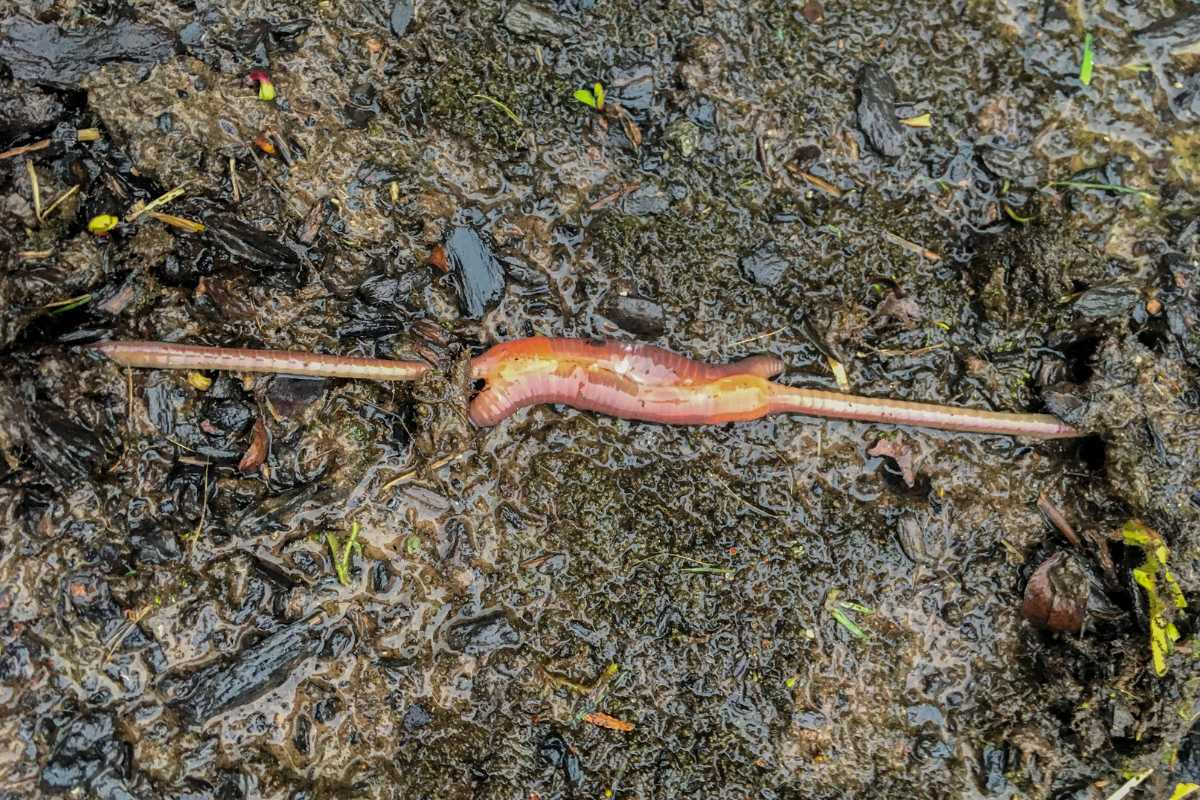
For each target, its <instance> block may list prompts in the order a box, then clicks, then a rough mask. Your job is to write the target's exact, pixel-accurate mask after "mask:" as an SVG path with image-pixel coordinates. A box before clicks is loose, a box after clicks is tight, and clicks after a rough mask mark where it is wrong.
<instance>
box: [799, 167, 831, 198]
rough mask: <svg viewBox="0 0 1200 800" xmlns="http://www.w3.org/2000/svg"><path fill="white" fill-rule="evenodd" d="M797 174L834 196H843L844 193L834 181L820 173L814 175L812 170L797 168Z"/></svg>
mask: <svg viewBox="0 0 1200 800" xmlns="http://www.w3.org/2000/svg"><path fill="white" fill-rule="evenodd" d="M796 174H797V175H799V176H800V177H801V178H803V179H804V181H805V182H806V183H808V184H809V185H811V186H815V187H816V188H818V189H820V190H821V191H822V192H825V193H826V194H829V195H833V196H834V197H841V196H842V194H843V192H842V190H841V189H839V188H838V187H836V186H834V185H833V184H832V183H830V182H829V181H827V180H825V179H824V178H822V177H820V176H819V175H813V174H812V173H811V172H805V171H804V170H802V169H801V170H796Z"/></svg>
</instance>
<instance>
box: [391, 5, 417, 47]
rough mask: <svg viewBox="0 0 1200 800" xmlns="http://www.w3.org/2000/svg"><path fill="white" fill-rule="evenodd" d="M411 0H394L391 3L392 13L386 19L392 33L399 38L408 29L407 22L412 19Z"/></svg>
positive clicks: (410, 21) (409, 22)
mask: <svg viewBox="0 0 1200 800" xmlns="http://www.w3.org/2000/svg"><path fill="white" fill-rule="evenodd" d="M413 11H414V8H413V0H396V2H394V3H392V13H391V15H390V17H389V19H388V25H389V27H390V28H391V29H392V35H393V36H395V37H397V38H399V37H401V36H403V35H404V34H405V33H406V32H407V31H408V26H409V24H411V23H412V20H413Z"/></svg>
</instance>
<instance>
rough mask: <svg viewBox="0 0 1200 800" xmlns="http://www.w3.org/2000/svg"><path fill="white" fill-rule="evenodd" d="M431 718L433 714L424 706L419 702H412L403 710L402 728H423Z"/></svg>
mask: <svg viewBox="0 0 1200 800" xmlns="http://www.w3.org/2000/svg"><path fill="white" fill-rule="evenodd" d="M432 720H433V715H432V714H430V713H429V712H428V711H427V710H426V709H425V706H423V705H421V704H420V703H413V704H412V705H411V706H409V707H408V710H407V711H405V712H404V730H406V731H409V732H412V731H415V730H419V729H421V728H424V727H425V726H426V725H428V724H429V723H430V721H432Z"/></svg>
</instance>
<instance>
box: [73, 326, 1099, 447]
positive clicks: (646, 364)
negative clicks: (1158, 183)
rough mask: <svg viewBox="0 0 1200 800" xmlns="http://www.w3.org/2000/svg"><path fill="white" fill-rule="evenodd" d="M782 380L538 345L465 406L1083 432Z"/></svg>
mask: <svg viewBox="0 0 1200 800" xmlns="http://www.w3.org/2000/svg"><path fill="white" fill-rule="evenodd" d="M95 348H96V349H97V350H99V351H100V352H102V353H104V354H105V355H107V356H108V357H109V358H112V359H113V360H114V361H116V362H117V363H119V364H122V365H125V366H129V367H150V368H158V369H222V370H235V371H243V372H272V373H286V374H292V375H311V376H319V377H332V378H365V379H368V380H379V381H397V380H412V379H414V378H417V377H419V376H420V375H421V374H422V373H424V372H426V371H427V370H428V369H429V367H428V366H427V365H425V364H422V363H418V362H407V361H388V360H383V359H367V358H350V357H345V356H327V355H314V354H311V353H304V352H290V351H271V350H242V349H232V348H223V347H197V346H192V345H179V344H169V343H163V342H118V341H110V342H101V343H100V344H97V345H95ZM782 370H783V362H782V361H781V360H780V359H779V358H777V357H775V356H751V357H749V358H744V359H742V360H740V361H735V362H733V363H731V364H724V365H713V364H706V363H703V362H700V361H694V360H692V359H689V358H686V357H685V356H681V355H679V354H677V353H672V352H670V351H668V350H663V349H661V348H658V347H653V346H651V345H644V344H624V343H620V342H590V341H584V340H578V339H551V338H546V337H541V336H535V337H531V338H527V339H518V340H516V341H512V342H505V343H502V344H498V345H496V346H494V347H492V348H491V349H490V350H488V351H487V352H485V353H484V354H482V355H480V356H479V357H477V358H475V359H473V360H472V362H471V373H472V377H473V378H474V379H476V380H483V381H485V383H486V385H485V387H484V389H483V390H482V391H481V392H479V394H478V395H477V396H476V397H475V399H474V400H473V401H472V402H471V406H470V417H471V421H472V422H474V423H475V424H476V425H478V426H481V427H486V426H490V425H495V424H497V423H499V422H500V421H502V420H504V419H505V418H507V417H509V416H510V415H512V414H513V412H515V411H517V410H518V409H520V408H524V407H526V406H532V405H538V404H541V403H562V404H565V405H569V406H572V407H574V408H579V409H583V410H589V411H597V412H600V413H603V414H607V415H610V416H615V417H621V418H624V419H634V420H642V421H647V422H663V423H668V424H675V425H712V424H719V423H724V422H738V421H746V420H753V419H758V418H760V417H763V416H766V415H767V414H778V413H796V414H806V415H810V416H817V417H827V418H833V419H848V420H860V421H864V422H881V423H890V424H895V425H912V426H916V427H924V428H936V429H940V430H950V431H961V432H967V433H991V434H1006V435H1012V436H1025V437H1029V438H1041V439H1054V438H1067V437H1074V436H1080V435H1082V434H1080V432H1079V431H1077V430H1075V429H1074V428H1072V427H1071V426H1069V425H1067V424H1065V423H1063V422H1061V421H1059V420H1058V419H1056V418H1055V417H1052V416H1050V415H1048V414H1013V413H1006V412H998V411H984V410H976V409H970V408H958V407H953V406H944V405H937V404H933V403H912V402H907V401H903V400H889V399H882V398H874V397H860V396H856V395H850V394H841V393H838V392H828V391H823V390H818V389H800V388H795V387H791V386H784V385H781V384H777V383H772V382H771V381H770V380H769V379H770V378H772V377H774V376H775V375H777V374H779V373H780V372H781V371H782Z"/></svg>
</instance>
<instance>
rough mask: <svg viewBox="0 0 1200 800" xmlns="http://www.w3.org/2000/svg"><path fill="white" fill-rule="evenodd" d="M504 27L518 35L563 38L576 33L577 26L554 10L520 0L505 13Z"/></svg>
mask: <svg viewBox="0 0 1200 800" xmlns="http://www.w3.org/2000/svg"><path fill="white" fill-rule="evenodd" d="M504 27H505V28H508V30H509V31H510V32H512V33H515V34H516V35H517V36H530V37H534V38H551V39H562V38H566V37H569V36H571V35H572V34H574V33H575V28H574V26H573V25H571V24H570V23H569V22H567V21H566V20H564V19H562V18H561V17H559V16H558V15H557V14H555V13H554V12H553V11H552V10H550V9H548V8H542V7H541V6H537V5H534V4H533V3H527V2H525V0H518V2H516V3H513V4H512V5H511V6H510V7H509V9H508V13H507V14H505V15H504Z"/></svg>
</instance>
